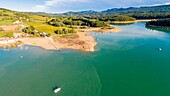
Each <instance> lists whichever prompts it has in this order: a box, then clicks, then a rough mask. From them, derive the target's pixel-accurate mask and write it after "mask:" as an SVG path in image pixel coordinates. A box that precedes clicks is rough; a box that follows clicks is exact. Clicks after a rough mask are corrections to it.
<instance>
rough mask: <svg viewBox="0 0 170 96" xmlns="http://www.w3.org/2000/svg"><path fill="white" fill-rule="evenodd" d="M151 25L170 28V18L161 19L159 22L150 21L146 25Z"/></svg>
mask: <svg viewBox="0 0 170 96" xmlns="http://www.w3.org/2000/svg"><path fill="white" fill-rule="evenodd" d="M150 25H155V26H165V27H170V18H168V19H161V20H157V21H150V22H148V23H146V26H150Z"/></svg>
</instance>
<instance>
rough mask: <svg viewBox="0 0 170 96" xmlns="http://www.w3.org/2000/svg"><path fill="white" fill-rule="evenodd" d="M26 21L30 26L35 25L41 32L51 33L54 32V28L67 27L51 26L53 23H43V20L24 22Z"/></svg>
mask: <svg viewBox="0 0 170 96" xmlns="http://www.w3.org/2000/svg"><path fill="white" fill-rule="evenodd" d="M24 23H25V24H27V25H29V26H34V27H35V29H36V30H38V31H40V32H47V33H50V34H54V30H56V29H59V28H65V27H55V26H51V25H48V24H46V23H43V22H24Z"/></svg>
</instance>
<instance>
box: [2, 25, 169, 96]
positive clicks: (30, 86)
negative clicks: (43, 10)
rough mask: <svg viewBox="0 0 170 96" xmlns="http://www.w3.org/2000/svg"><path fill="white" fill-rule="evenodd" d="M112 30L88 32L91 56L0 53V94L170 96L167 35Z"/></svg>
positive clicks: (34, 50)
mask: <svg viewBox="0 0 170 96" xmlns="http://www.w3.org/2000/svg"><path fill="white" fill-rule="evenodd" d="M116 26H117V27H119V28H121V29H122V30H123V32H119V33H89V34H90V35H92V36H94V37H95V39H96V41H97V42H98V44H97V46H96V51H95V52H84V51H78V50H70V49H64V50H60V51H46V50H44V49H42V48H39V47H33V46H25V47H28V49H25V48H24V49H19V48H16V49H10V50H4V49H0V96H170V33H166V32H162V31H156V30H150V29H147V28H145V23H135V24H132V25H116ZM159 48H162V51H160V50H159ZM56 86H60V87H61V88H62V89H61V91H60V92H59V93H57V94H54V93H53V88H54V87H56Z"/></svg>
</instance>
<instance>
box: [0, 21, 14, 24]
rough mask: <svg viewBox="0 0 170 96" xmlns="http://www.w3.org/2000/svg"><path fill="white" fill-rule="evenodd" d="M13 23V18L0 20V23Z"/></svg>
mask: <svg viewBox="0 0 170 96" xmlns="http://www.w3.org/2000/svg"><path fill="white" fill-rule="evenodd" d="M12 23H13V20H0V25H10V24H12Z"/></svg>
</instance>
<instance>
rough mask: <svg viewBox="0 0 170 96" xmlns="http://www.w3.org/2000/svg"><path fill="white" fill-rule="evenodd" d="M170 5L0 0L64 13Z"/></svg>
mask: <svg viewBox="0 0 170 96" xmlns="http://www.w3.org/2000/svg"><path fill="white" fill-rule="evenodd" d="M164 4H166V5H169V4H170V0H0V7H1V8H7V9H12V10H15V11H24V12H25V11H27V12H48V13H64V12H68V11H75V12H77V11H85V10H95V11H101V10H106V9H110V8H126V7H139V6H148V5H149V6H150V5H151V6H153V5H164Z"/></svg>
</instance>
